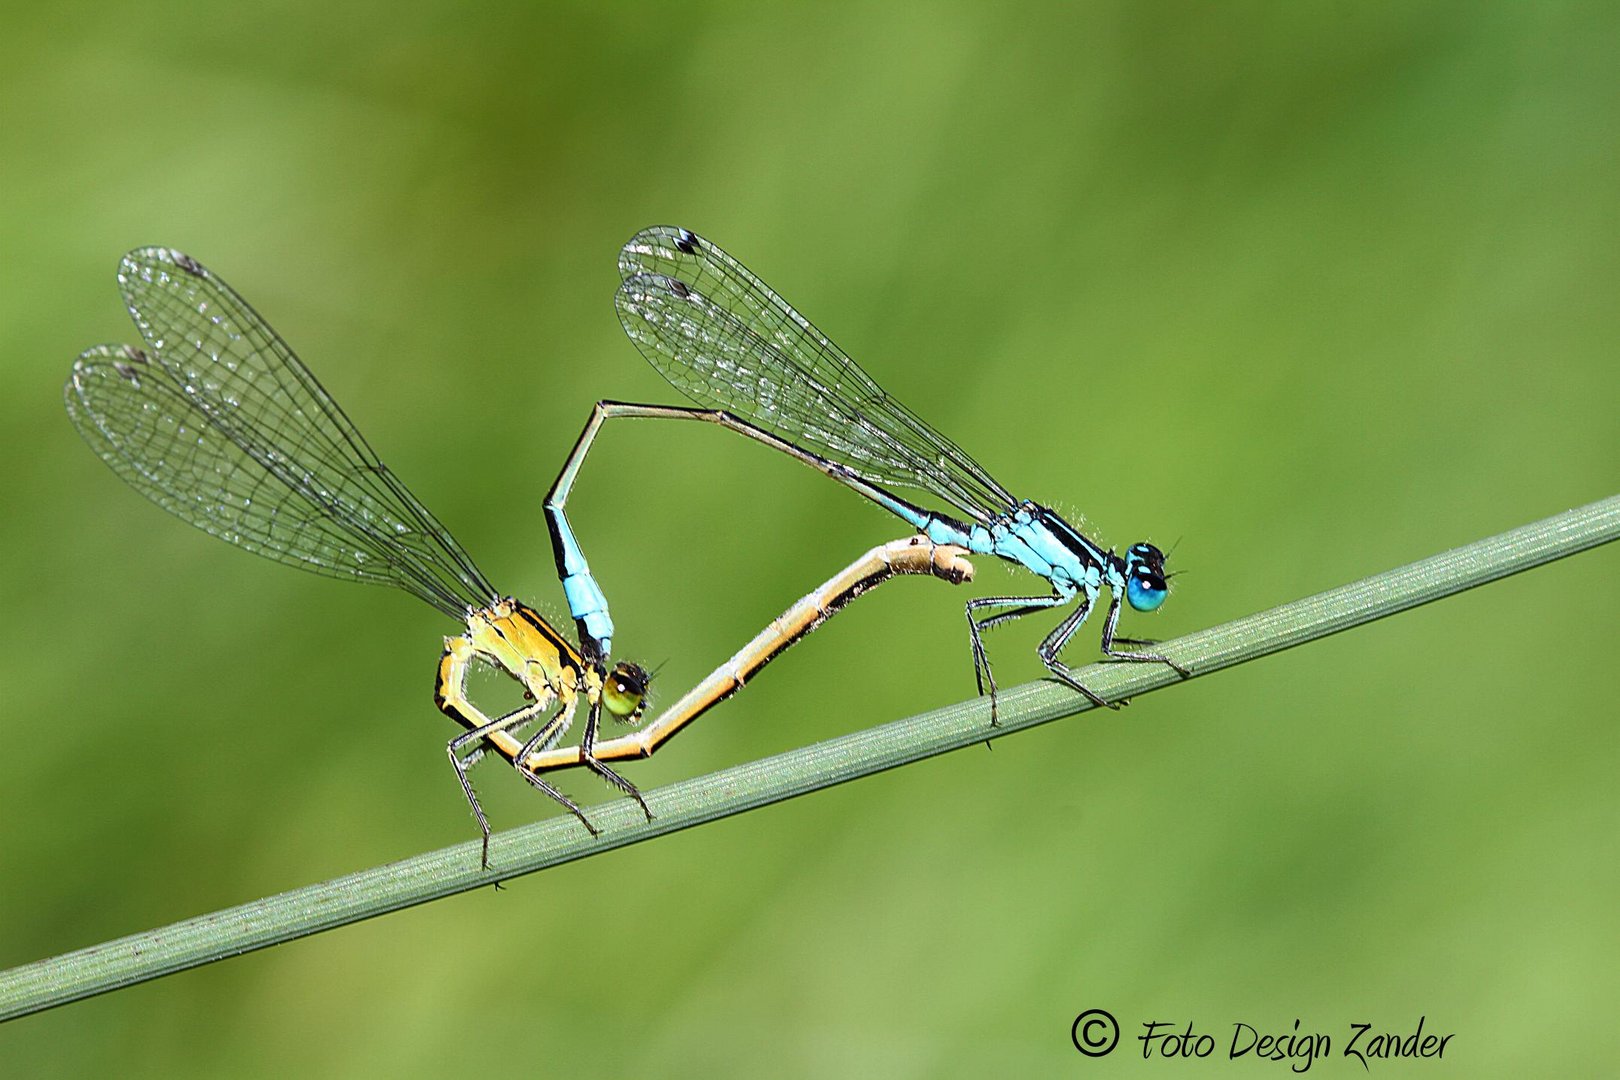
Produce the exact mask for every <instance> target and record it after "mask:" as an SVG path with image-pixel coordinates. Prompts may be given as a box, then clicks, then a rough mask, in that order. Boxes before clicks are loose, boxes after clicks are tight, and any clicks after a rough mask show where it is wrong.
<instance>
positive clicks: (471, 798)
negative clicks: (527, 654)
mask: <svg viewBox="0 0 1620 1080" xmlns="http://www.w3.org/2000/svg"><path fill="white" fill-rule="evenodd" d="M540 708H541V707H540V706H538V705H531V706H529V707H527V708H524V709H519V710H517V711H516V712H513V713H508V714H507V715H506V716H503V717H501V718H500V719H498V720H490V721H487V722H485V723H483V724H480V725H479V726H477V727H475V728H472V729H471V730H469V731H464V732H462V733H461V734H460V735H457V736H456V737H455V738H453V739H451V740H450V742H449V744H448V745H447V746H446V747H445V751H446V753H448V754H449V756H450V767H451V768H453V769H455V770H456V779H457V780H458V781H460V783H461V793H462V794H463V795H465V796H466V797H467V804H468V805H469V806H471V807H472V812H473V816H474V817H475V818H477V819H478V831H479V832H480V833H481V834H482V835H483V840H484V842H483V848H482V854H481V856H480V858H479V866H480V867H481V868H482V869H485V870H488V869H489V836H490V829H489V819H488V818H487V817H485V816H484V808H483V807H482V806H480V805H479V803H478V794H477V793H476V792H475V791H473V786H472V778H471V777H470V776H468V775H467V771H468V770H469V769H470V768H472V766H473V765H474V764H475V763H476V762H477V761H478V760H479V759H480V758H482V757H483V754H484V751H483V748H482V747H481V746H477V744H478V743H481V742H482V741H483V740H484V738H485V737H486V736H488V735H491V734H493V733H495V732H497V731H502V730H505V729H507V728H510V727H514V726H517V725H521V724H524V723H527V722H528V721H529V720H530V719H532V718H533V716H534V715H535V714H536V713H538V712H539V710H540ZM557 723H558V721H557V720H555V719H554V720H553V721H552V724H557ZM548 726H549V725H548ZM469 744H471V745H474V746H475V747H476V749H474V750H473V752H472V753H471V754H468V755H467V756H466V758H463V757H462V751H463V750H464V749H466V747H467V746H468V745H469ZM518 771H519V772H520V773H523V776H524V779H526V780H529V781H530V782H531V783H533V784H534V785H535V786H536V787H538V788H539V789H540V790H541V791H544V792H545V793H546V794H547V795H550V796H551V797H552V798H553V799H556V800H557V801H558V802H559V803H561V804H562V805H563V806H564V807H566V808H567V809H568V810H569V811H571V812H572V813H573V815H574V816H575V817H577V818H579V820H580V823H581V824H583V825H584V826H585V828H586V829H587V830H589V832H590V834H591V835H592V836H595V835H597V832H596V827H595V826H594V825H592V824H591V822H590V819H589V818H587V817H586V816H585V811H583V810H581V809H580V808H579V807H578V806H577V805H575V803H574V801H573V800H572V799H570V798H569V797H568V796H566V795H564V794H563V793H562V792H561V791H558V790H557V789H556V788H555V787H553V786H552V785H551V784H548V783H546V782H545V781H544V780H541V779H540V778H539V777H533V776H530V775H529V774H528V773H527V772H526V771H525V770H522V769H519V770H518Z"/></svg>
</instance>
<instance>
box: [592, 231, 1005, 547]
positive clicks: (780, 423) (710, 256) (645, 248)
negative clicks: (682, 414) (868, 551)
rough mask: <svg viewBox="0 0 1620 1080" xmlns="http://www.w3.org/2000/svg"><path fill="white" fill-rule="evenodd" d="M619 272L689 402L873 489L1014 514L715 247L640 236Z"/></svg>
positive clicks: (674, 237) (993, 486)
mask: <svg viewBox="0 0 1620 1080" xmlns="http://www.w3.org/2000/svg"><path fill="white" fill-rule="evenodd" d="M619 272H620V274H621V276H623V278H624V282H623V284H621V285H620V287H619V292H618V296H617V298H616V306H617V307H618V310H619V321H620V322H621V323H622V324H623V325H624V330H625V333H626V334H628V335H629V336H630V340H631V341H633V342H635V344H636V347H637V348H638V349H640V350H641V354H642V355H643V356H645V357H646V358H647V360H648V361H649V362H650V363H651V364H652V365H653V367H655V368H657V369H658V371H659V373H660V374H662V375H663V376H664V378H666V379H668V380H669V381H670V383H671V384H673V385H674V386H675V388H676V389H678V390H680V391H681V392H682V393H683V394H685V395H686V396H687V397H689V398H691V399H692V400H693V401H696V402H698V403H699V404H701V405H704V406H706V407H709V408H716V409H724V410H727V411H729V412H732V413H735V414H737V415H738V416H741V417H744V418H746V419H748V420H750V421H752V422H753V423H755V424H758V425H759V426H760V427H762V428H765V429H766V430H768V431H770V432H772V433H774V434H776V435H778V436H780V437H781V438H783V439H786V440H787V441H789V442H792V443H795V444H797V445H799V446H802V447H804V448H805V449H807V450H811V451H813V452H814V453H817V454H820V455H821V456H823V457H827V458H830V459H832V460H833V461H837V462H841V463H843V464H845V465H847V466H849V467H850V469H852V470H853V471H854V472H856V473H857V474H859V475H860V476H862V477H864V478H865V479H867V480H870V481H873V482H874V483H879V484H890V485H896V486H901V487H910V488H919V489H922V490H924V491H929V492H932V493H933V494H934V495H936V496H938V497H939V498H941V499H944V500H945V501H946V502H949V503H951V504H952V505H954V506H956V507H958V508H959V509H961V510H962V511H964V512H966V513H968V514H970V515H971V516H973V517H974V518H976V519H978V520H979V521H986V520H988V519H990V518H993V517H996V516H998V515H1000V514H1002V513H1005V512H1006V511H1008V510H1010V509H1012V508H1013V507H1014V506H1016V504H1017V503H1016V500H1015V499H1014V498H1013V497H1012V496H1011V495H1010V494H1008V492H1007V490H1006V489H1005V488H1003V487H1002V486H1001V485H1000V484H998V483H996V482H995V480H993V479H992V478H991V477H990V475H989V474H988V473H986V472H985V471H984V469H983V468H982V467H981V466H980V465H979V464H978V463H977V462H975V461H974V460H973V459H972V458H970V457H968V456H967V454H965V453H964V452H963V451H962V450H961V448H959V447H958V446H957V445H956V444H955V443H953V442H951V441H950V440H949V439H947V438H945V436H943V435H941V434H940V433H939V432H937V431H935V430H934V429H933V428H932V427H930V426H929V425H928V424H927V423H925V422H924V421H923V420H922V419H921V418H920V417H918V416H917V415H916V414H915V413H913V412H912V411H911V410H910V409H908V408H906V407H905V406H904V405H902V404H901V403H900V402H898V401H896V400H895V399H894V398H892V397H890V396H889V395H888V394H886V393H884V391H883V388H882V387H881V386H879V385H878V384H877V383H876V382H875V381H874V380H873V379H872V377H871V376H870V375H868V374H867V373H866V372H865V371H862V370H861V368H860V367H859V366H857V365H856V363H855V361H853V360H851V359H850V358H849V357H848V356H846V355H845V354H844V353H843V351H842V350H840V349H839V348H838V346H837V345H834V344H833V343H832V342H831V341H830V340H828V338H827V337H826V335H824V334H822V333H821V331H819V330H817V329H816V328H815V326H813V325H812V324H811V323H810V320H808V319H806V318H805V317H804V316H803V315H800V314H799V313H798V312H797V311H795V310H794V309H793V308H792V307H791V306H790V305H789V304H788V303H787V301H785V300H783V299H782V298H781V297H780V296H778V295H776V293H775V292H773V291H772V290H771V288H770V286H768V285H766V284H765V283H764V282H763V281H760V280H759V278H757V277H755V276H754V275H753V274H752V273H750V272H749V270H748V269H747V267H745V266H743V265H742V264H741V263H739V262H738V261H737V260H735V259H733V258H732V257H731V256H730V255H728V254H726V253H725V252H724V251H722V250H720V249H719V248H717V247H715V246H714V245H713V244H711V243H710V242H709V241H707V240H705V239H703V238H702V237H700V236H697V235H696V234H694V233H692V232H689V231H687V230H685V229H677V228H672V227H669V226H659V227H656V228H651V229H645V230H643V231H641V232H639V233H637V234H636V235H635V236H634V237H632V238H631V240H630V242H629V243H628V244H626V245H625V246H624V250H623V251H622V252H621V253H620V255H619Z"/></svg>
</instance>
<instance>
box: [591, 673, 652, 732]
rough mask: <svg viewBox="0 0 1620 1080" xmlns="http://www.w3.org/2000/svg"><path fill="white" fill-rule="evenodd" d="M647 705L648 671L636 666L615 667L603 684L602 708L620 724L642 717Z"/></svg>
mask: <svg viewBox="0 0 1620 1080" xmlns="http://www.w3.org/2000/svg"><path fill="white" fill-rule="evenodd" d="M646 704H647V671H646V669H645V668H642V667H640V666H639V665H636V664H626V663H620V664H617V665H615V667H614V668H613V670H612V671H610V672H609V673H608V676H607V678H606V679H605V680H604V681H603V683H602V707H603V708H604V709H606V710H607V711H608V715H609V716H611V717H613V718H614V719H615V720H618V721H619V722H620V723H629V722H630V721H633V720H635V719H636V717H638V716H640V715H641V710H642V707H643V706H645V705H646Z"/></svg>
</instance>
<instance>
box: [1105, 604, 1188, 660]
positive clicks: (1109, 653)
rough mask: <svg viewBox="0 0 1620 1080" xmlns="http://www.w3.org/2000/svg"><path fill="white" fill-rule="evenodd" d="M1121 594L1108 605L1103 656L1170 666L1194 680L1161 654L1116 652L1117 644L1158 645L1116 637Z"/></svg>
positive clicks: (1152, 642)
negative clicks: (1115, 630) (1115, 631)
mask: <svg viewBox="0 0 1620 1080" xmlns="http://www.w3.org/2000/svg"><path fill="white" fill-rule="evenodd" d="M1119 609H1120V603H1119V594H1118V593H1115V594H1114V599H1113V602H1112V603H1110V604H1109V605H1108V618H1107V619H1106V620H1104V622H1103V634H1102V651H1103V656H1105V657H1107V658H1108V659H1110V660H1128V661H1132V662H1134V663H1140V664H1168V665H1169V666H1170V669H1171V670H1172V671H1174V672H1175V673H1176V674H1177V675H1180V676H1181V677H1182V678H1183V679H1190V678H1192V672H1190V671H1188V670H1187V669H1186V668H1184V667H1182V666H1181V665H1180V664H1178V663H1176V662H1175V661H1174V660H1172V659H1170V658H1169V657H1168V656H1162V655H1160V654H1159V653H1143V652H1120V651H1116V650H1115V648H1114V646H1115V645H1116V644H1124V645H1157V644H1158V642H1156V641H1148V640H1145V639H1141V638H1122V637H1115V636H1114V628H1115V627H1116V626H1118V625H1119Z"/></svg>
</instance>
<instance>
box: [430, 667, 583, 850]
mask: <svg viewBox="0 0 1620 1080" xmlns="http://www.w3.org/2000/svg"><path fill="white" fill-rule="evenodd" d="M481 655H482V654H481V653H479V651H478V649H477V648H476V647H475V646H474V645H473V643H472V641H471V640H469V639H468V638H467V637H466V636H465V635H463V636H460V637H453V638H450V639H449V640H447V641H446V642H445V645H444V656H443V657H442V658H441V659H440V661H439V679H438V683H437V684H436V685H435V686H434V693H433V698H434V701H435V703H436V704H437V705H438V706H439V710H440V711H441V712H443V713H444V714H445V715H446V716H448V717H450V719H452V720H454V721H455V722H456V723H458V724H460V725H461V726H463V727H465V728H467V729H468V730H467V731H464V732H462V733H461V734H460V735H457V736H456V737H455V738H454V739H451V740H450V742H449V744H448V746H447V747H446V752H447V753H448V755H449V757H450V767H451V768H453V769H455V771H456V780H457V782H458V783H460V785H461V793H462V794H463V795H464V796H466V798H467V804H468V805H469V806H471V807H472V811H473V816H474V817H475V818H477V820H478V830H479V832H480V833H481V834H482V836H483V854H482V858H481V865H482V866H483V868H484V869H486V870H487V869H489V836H490V828H489V819H488V818H487V817H486V816H485V815H484V808H483V807H482V806H481V805H479V802H478V795H477V793H476V792H475V791H474V790H473V786H472V779H471V778H470V777H469V776H468V775H467V770H468V769H469V768H471V767H472V765H473V763H474V762H476V761H477V760H478V759H479V758H480V757H482V755H483V748H482V746H481V745H480V744H481V743H482V742H483V741H484V739H485V738H487V737H488V736H490V735H493V734H495V733H497V732H501V731H506V730H509V729H511V728H516V727H521V726H523V725H524V724H527V723H529V722H531V721H532V720H534V719H535V718H536V717H539V716H543V715H544V714H545V711H546V710H547V709H548V708H550V707H551V705H552V703H553V702H554V701H556V697H555V696H554V695H551V694H540V695H537V697H536V700H535V702H534V703H533V704H532V705H528V706H525V707H524V708H521V709H517V710H515V711H513V712H510V713H508V714H506V715H505V716H502V717H499V718H498V719H495V720H491V719H490V718H489V717H487V716H485V715H484V713H483V712H482V711H481V710H479V708H478V707H477V706H476V705H474V704H473V703H472V702H471V701H470V700H469V699H468V698H467V673H468V669H469V667H470V666H471V662H472V660H473V658H474V657H478V656H481ZM573 712H574V702H573V700H572V699H570V700H569V701H567V702H565V703H564V704H563V707H562V709H561V710H560V711H559V712H558V714H557V715H556V716H554V717H553V718H552V719H551V721H550V722H549V723H548V724H546V726H545V727H544V728H543V729H542V731H541V733H540V736H539V738H541V739H544V738H545V737H546V736H547V734H548V733H550V732H552V731H556V732H558V733H560V732H562V731H565V730H567V728H568V725H569V723H570V722H571V721H572V719H573ZM468 746H475V747H478V749H477V750H476V751H475V752H474V753H472V754H470V755H468V756H467V758H466V759H465V760H464V759H463V757H462V751H463V750H465V749H466V748H467V747H468ZM518 771H519V772H520V773H523V774H524V777H525V779H530V780H531V782H532V781H533V780H534V779H537V778H531V777H529V775H528V773H527V771H526V770H523V769H519V770H518ZM535 786H536V787H538V788H539V789H540V790H541V791H544V792H545V793H546V794H547V795H550V796H551V797H552V798H553V799H555V800H556V801H557V802H558V803H560V804H561V805H562V806H563V807H564V808H565V809H567V810H568V811H569V812H570V813H572V814H573V815H574V816H575V817H577V818H579V820H580V823H581V824H583V825H584V826H585V828H586V829H587V830H588V831H589V832H590V834H591V835H592V836H595V835H596V834H597V833H596V827H595V826H593V825H592V824H591V822H590V819H589V818H587V817H586V816H585V812H584V811H583V810H581V809H580V808H579V806H578V805H577V804H575V802H574V801H573V800H572V799H570V798H568V796H566V795H564V794H563V793H562V792H561V791H559V790H557V788H555V787H554V786H552V785H551V784H549V783H544V782H541V783H537V784H535Z"/></svg>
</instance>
